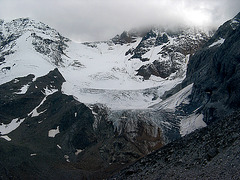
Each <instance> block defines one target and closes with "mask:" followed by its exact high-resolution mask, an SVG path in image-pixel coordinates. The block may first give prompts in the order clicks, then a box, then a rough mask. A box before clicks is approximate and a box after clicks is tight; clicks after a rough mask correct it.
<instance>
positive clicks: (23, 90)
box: [16, 84, 29, 94]
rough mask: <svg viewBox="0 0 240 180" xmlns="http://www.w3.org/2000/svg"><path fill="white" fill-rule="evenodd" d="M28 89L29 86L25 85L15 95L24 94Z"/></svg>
mask: <svg viewBox="0 0 240 180" xmlns="http://www.w3.org/2000/svg"><path fill="white" fill-rule="evenodd" d="M28 88H29V84H26V85H24V86H23V87H22V88H21V89H20V92H17V93H16V94H25V93H26V92H27V90H28Z"/></svg>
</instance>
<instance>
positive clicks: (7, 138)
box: [0, 135, 12, 141]
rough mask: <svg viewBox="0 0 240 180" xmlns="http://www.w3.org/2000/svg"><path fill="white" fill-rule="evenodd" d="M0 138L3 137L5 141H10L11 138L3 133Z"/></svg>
mask: <svg viewBox="0 0 240 180" xmlns="http://www.w3.org/2000/svg"><path fill="white" fill-rule="evenodd" d="M0 138H3V139H5V140H7V141H11V140H12V139H11V138H10V137H9V136H7V135H5V136H0Z"/></svg>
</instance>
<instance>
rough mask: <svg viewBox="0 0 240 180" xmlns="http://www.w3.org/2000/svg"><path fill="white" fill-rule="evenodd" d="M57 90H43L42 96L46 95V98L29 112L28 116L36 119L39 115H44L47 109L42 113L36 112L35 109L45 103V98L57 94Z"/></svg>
mask: <svg viewBox="0 0 240 180" xmlns="http://www.w3.org/2000/svg"><path fill="white" fill-rule="evenodd" d="M57 91H58V90H57V89H49V88H48V87H47V88H45V89H44V94H45V95H46V97H44V98H43V100H42V101H41V103H40V104H39V105H38V106H37V107H36V108H35V109H33V110H32V112H30V113H29V114H28V116H30V115H31V116H32V117H37V116H39V115H40V114H42V113H44V112H46V111H47V109H45V110H44V111H42V112H38V111H37V109H38V108H39V107H40V106H41V105H42V104H43V103H44V102H45V101H46V99H47V96H49V95H51V94H53V93H55V92H57Z"/></svg>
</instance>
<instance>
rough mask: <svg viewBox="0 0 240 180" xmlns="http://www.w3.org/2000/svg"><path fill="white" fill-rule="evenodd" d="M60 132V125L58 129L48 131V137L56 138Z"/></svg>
mask: <svg viewBox="0 0 240 180" xmlns="http://www.w3.org/2000/svg"><path fill="white" fill-rule="evenodd" d="M59 133H60V131H59V126H58V127H57V129H51V130H50V131H48V137H52V138H54V137H55V136H56V135H57V134H59Z"/></svg>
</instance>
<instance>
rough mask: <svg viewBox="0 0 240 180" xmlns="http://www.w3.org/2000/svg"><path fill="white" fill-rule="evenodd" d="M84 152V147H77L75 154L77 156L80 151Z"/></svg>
mask: <svg viewBox="0 0 240 180" xmlns="http://www.w3.org/2000/svg"><path fill="white" fill-rule="evenodd" d="M81 152H83V150H82V149H76V152H75V155H76V156H77V155H78V154H79V153H81Z"/></svg>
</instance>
